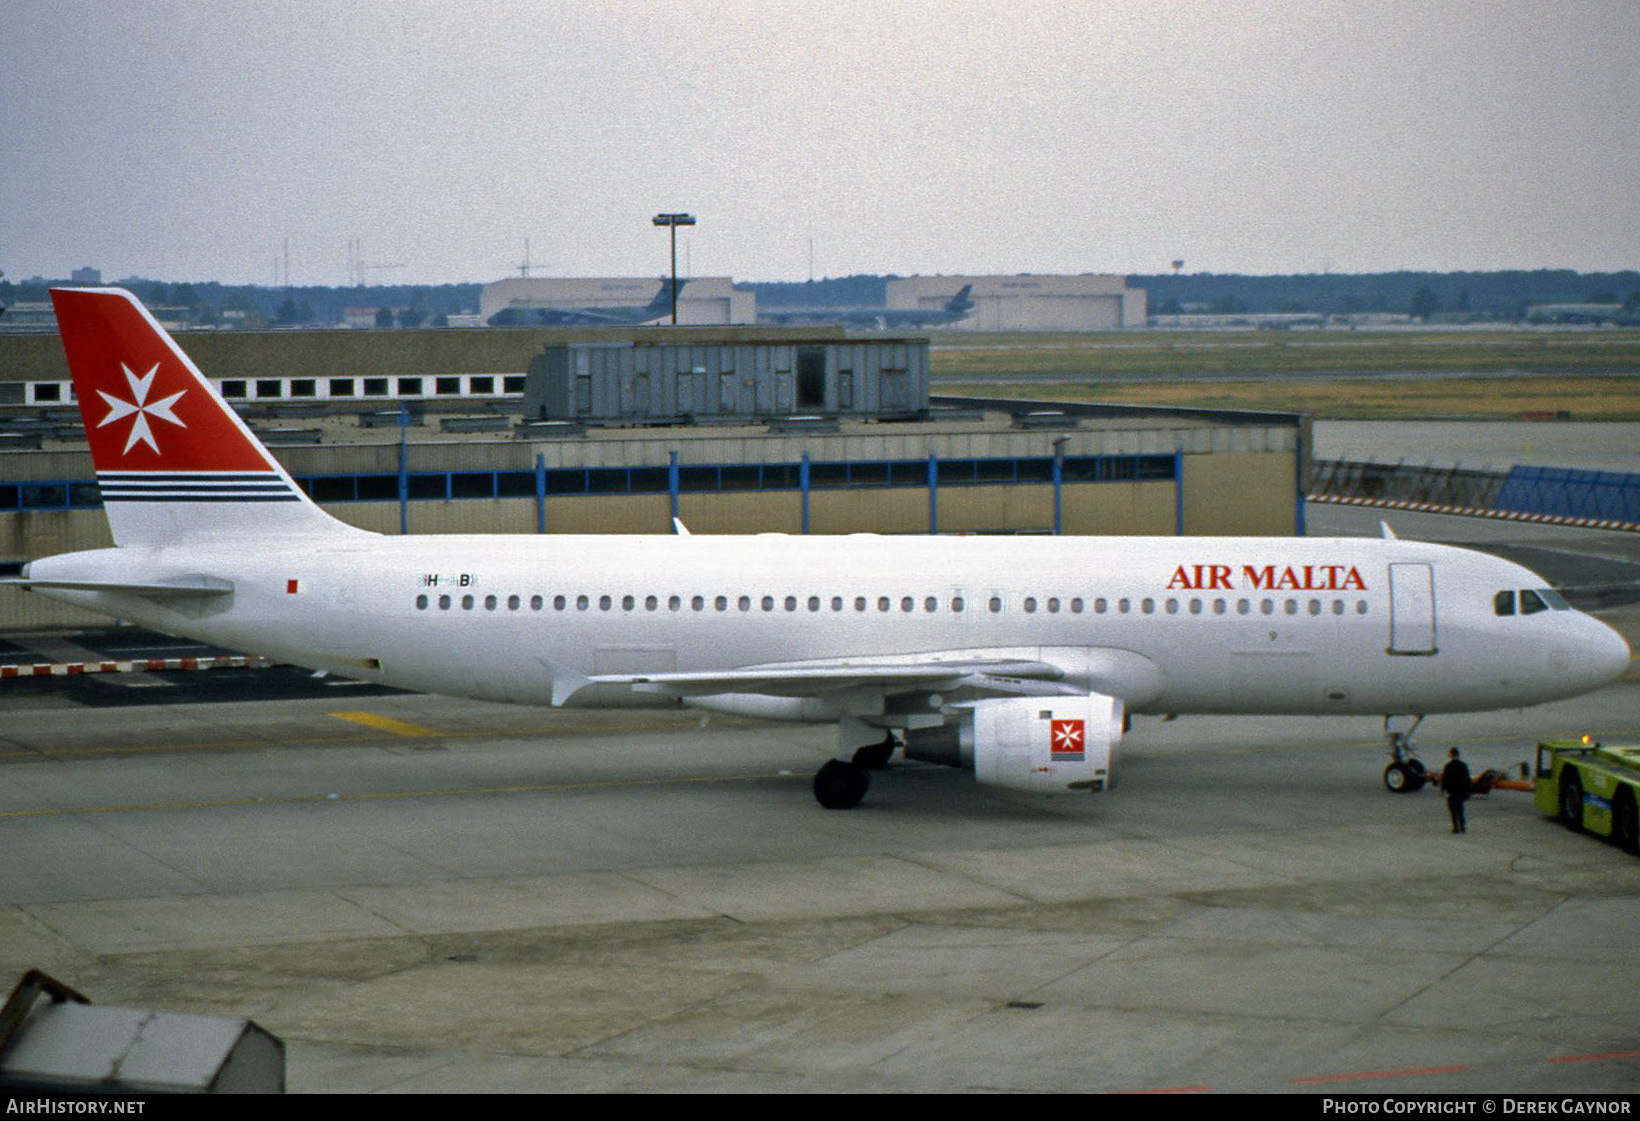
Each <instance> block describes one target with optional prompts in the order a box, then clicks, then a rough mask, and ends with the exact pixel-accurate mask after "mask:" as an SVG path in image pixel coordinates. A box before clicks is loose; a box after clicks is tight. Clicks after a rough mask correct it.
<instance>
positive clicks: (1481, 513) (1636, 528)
mask: <svg viewBox="0 0 1640 1121" xmlns="http://www.w3.org/2000/svg"><path fill="white" fill-rule="evenodd" d="M1306 498H1307V500H1308V501H1310V502H1329V503H1331V504H1333V505H1334V506H1375V507H1378V508H1379V509H1384V510H1412V511H1416V512H1417V513H1420V514H1457V515H1459V516H1461V517H1468V518H1496V519H1500V520H1502V521H1508V522H1536V523H1540V524H1543V525H1567V526H1576V527H1578V528H1579V529H1614V530H1617V531H1619V532H1622V533H1640V523H1636V522H1625V521H1619V520H1617V519H1615V518H1574V517H1568V516H1566V515H1563V514H1523V513H1520V512H1519V511H1516V510H1482V509H1479V508H1477V507H1474V506H1443V505H1441V504H1440V503H1439V502H1413V501H1411V500H1410V499H1405V498H1353V497H1343V496H1340V495H1333V494H1311V495H1307V496H1306Z"/></svg>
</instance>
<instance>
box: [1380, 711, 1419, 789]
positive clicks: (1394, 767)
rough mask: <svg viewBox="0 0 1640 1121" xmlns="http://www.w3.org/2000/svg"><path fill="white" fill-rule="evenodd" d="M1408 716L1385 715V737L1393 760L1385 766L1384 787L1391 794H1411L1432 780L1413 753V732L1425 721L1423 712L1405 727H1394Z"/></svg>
mask: <svg viewBox="0 0 1640 1121" xmlns="http://www.w3.org/2000/svg"><path fill="white" fill-rule="evenodd" d="M1404 719H1406V717H1397V716H1386V717H1384V739H1385V740H1386V741H1387V742H1388V745H1389V754H1390V758H1391V760H1392V762H1391V763H1390V765H1389V766H1387V767H1385V768H1384V789H1385V790H1388V791H1389V792H1390V793H1391V794H1411V793H1414V792H1415V791H1419V790H1422V789H1423V788H1424V784H1425V783H1427V782H1429V781H1430V778H1429V772H1428V771H1427V770H1425V769H1424V765H1423V763H1422V762H1421V761H1420V760H1419V759H1418V757H1417V756H1416V755H1415V754H1414V753H1413V747H1412V733H1414V732H1416V731H1417V730H1418V725H1420V724H1422V723H1423V722H1424V718H1423V714H1422V713H1420V714H1418V715H1416V716H1413V717H1412V718H1411V719H1412V723H1411V724H1409V725H1407V727H1406V728H1405V729H1404V730H1403V729H1399V728H1396V727H1393V722H1394V721H1396V720H1404Z"/></svg>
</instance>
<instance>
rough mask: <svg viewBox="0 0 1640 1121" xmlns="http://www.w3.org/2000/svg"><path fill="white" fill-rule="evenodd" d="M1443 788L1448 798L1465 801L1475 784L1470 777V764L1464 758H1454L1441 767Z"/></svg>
mask: <svg viewBox="0 0 1640 1121" xmlns="http://www.w3.org/2000/svg"><path fill="white" fill-rule="evenodd" d="M1441 789H1442V790H1444V791H1446V796H1447V797H1448V798H1456V799H1458V801H1460V802H1461V801H1463V800H1464V799H1465V798H1468V797H1469V795H1470V793H1471V792H1472V791H1473V790H1474V784H1473V783H1472V782H1471V781H1470V779H1469V766H1468V765H1467V764H1466V763H1465V762H1464V761H1463V760H1462V759H1452V760H1449V761H1448V762H1447V765H1446V766H1445V767H1443V768H1441Z"/></svg>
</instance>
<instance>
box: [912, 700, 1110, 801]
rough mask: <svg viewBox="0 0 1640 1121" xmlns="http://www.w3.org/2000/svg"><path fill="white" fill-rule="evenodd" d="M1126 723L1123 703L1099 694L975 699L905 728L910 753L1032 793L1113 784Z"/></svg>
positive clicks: (1047, 792) (1073, 791)
mask: <svg viewBox="0 0 1640 1121" xmlns="http://www.w3.org/2000/svg"><path fill="white" fill-rule="evenodd" d="M1122 722H1123V706H1122V702H1121V701H1120V700H1118V699H1117V698H1115V697H1107V696H1105V695H1104V694H1102V693H1091V694H1089V695H1087V696H1084V697H1009V698H1006V699H1001V700H989V701H976V702H974V703H973V704H971V705H964V706H962V707H961V708H959V709H958V710H957V713H956V715H955V716H954V717H953V718H952V719H951V720H949V721H947V722H946V723H945V724H942V725H940V726H939V727H937V728H912V729H909V730H907V732H906V734H905V755H906V758H908V759H920V760H922V761H923V762H926V763H940V764H943V765H945V766H947V767H969V768H972V770H973V772H974V777H975V778H977V779H978V780H979V781H980V782H983V783H989V784H991V785H993V786H1005V787H1007V788H1008V789H1010V790H1024V791H1028V792H1030V793H1033V794H1067V793H1081V792H1084V791H1096V790H1109V789H1110V788H1111V787H1113V786H1115V785H1116V748H1117V745H1118V744H1120V743H1121V742H1122Z"/></svg>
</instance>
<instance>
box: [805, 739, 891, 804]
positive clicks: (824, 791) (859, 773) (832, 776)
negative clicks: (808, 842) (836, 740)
mask: <svg viewBox="0 0 1640 1121" xmlns="http://www.w3.org/2000/svg"><path fill="white" fill-rule="evenodd" d="M840 734H841V735H848V734H849V733H848V731H847V730H844V731H842V732H840ZM898 746H899V742H898V741H897V740H895V738H894V733H893V732H888V733H886V734H885V735H884V737H883V741H882V742H881V743H870V744H866V745H865V746H864V747H859V748H855V750H854V754H853V755H852V756H851V757H850V758H848V759H829V760H827V761H826V764H825V765H824V766H822V767H821V768H820V770H819V771H818V772H816V773H815V776H814V800H815V801H817V802H819V803H820V804H821V805H822V806H824V807H826V809H828V810H852V809H853V808H854V807H855V806H858V805H859V804H860V799H862V798H864V797H865V796H866V790H867V789H868V788H869V787H870V786H871V774H870V772H872V771H880V770H882V769H883V768H885V767H887V766H888V760H889V757H890V756H891V755H893V754H894V749H895V748H896V747H898Z"/></svg>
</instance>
